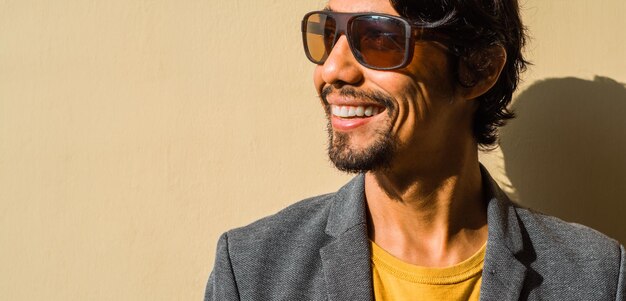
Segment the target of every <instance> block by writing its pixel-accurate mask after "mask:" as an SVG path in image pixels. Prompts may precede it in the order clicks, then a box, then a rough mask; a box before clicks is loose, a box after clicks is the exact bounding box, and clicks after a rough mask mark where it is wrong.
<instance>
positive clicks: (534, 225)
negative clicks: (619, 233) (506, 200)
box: [516, 207, 621, 263]
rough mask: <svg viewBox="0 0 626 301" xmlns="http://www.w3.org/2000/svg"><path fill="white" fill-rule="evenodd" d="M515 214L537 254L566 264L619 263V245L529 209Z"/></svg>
mask: <svg viewBox="0 0 626 301" xmlns="http://www.w3.org/2000/svg"><path fill="white" fill-rule="evenodd" d="M516 211H517V215H518V216H519V219H520V221H521V223H522V224H523V225H524V227H525V228H526V232H527V233H528V236H529V239H530V240H531V241H533V242H534V243H533V245H534V247H535V249H536V251H537V252H539V251H543V252H549V253H553V254H561V255H563V256H566V257H567V258H568V261H569V262H572V261H581V262H592V261H597V260H608V261H610V262H618V263H619V262H620V260H621V259H620V256H621V254H620V253H621V252H620V244H619V242H617V241H616V240H615V239H612V238H610V237H608V236H606V235H604V234H603V233H601V232H599V231H597V230H594V229H592V228H590V227H587V226H584V225H581V224H577V223H572V222H566V221H564V220H561V219H559V218H557V217H554V216H550V215H546V214H543V213H540V212H537V211H534V210H532V209H527V208H522V207H516Z"/></svg>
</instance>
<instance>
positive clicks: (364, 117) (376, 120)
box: [314, 0, 471, 172]
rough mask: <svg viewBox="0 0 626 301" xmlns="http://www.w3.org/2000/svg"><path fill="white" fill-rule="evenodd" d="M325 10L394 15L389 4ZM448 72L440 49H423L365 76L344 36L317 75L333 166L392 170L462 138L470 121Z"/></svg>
mask: <svg viewBox="0 0 626 301" xmlns="http://www.w3.org/2000/svg"><path fill="white" fill-rule="evenodd" d="M328 7H329V8H330V9H331V10H333V11H337V12H378V13H386V14H390V15H398V13H397V12H396V11H395V10H394V9H393V7H392V6H391V4H390V3H389V1H388V0H351V1H350V0H330V1H329V3H328ZM450 70H451V68H450V65H449V58H448V55H447V52H446V50H445V48H444V47H443V46H442V45H440V44H437V43H435V42H425V41H418V42H417V43H416V44H415V51H414V55H413V58H412V61H411V63H410V64H409V65H408V66H407V67H405V68H402V69H398V70H393V71H377V70H372V69H368V68H366V67H364V66H362V65H361V64H359V62H357V61H356V59H355V58H354V56H353V55H352V53H351V51H350V48H349V45H348V42H347V40H346V37H345V36H341V37H340V38H339V40H338V41H337V43H336V44H335V46H334V48H333V50H332V52H331V53H330V55H329V57H328V58H327V59H326V62H325V63H324V65H318V66H317V67H316V69H315V73H314V83H315V86H316V89H317V91H318V93H319V95H320V96H321V98H322V104H323V106H324V109H325V111H326V113H327V116H328V118H329V127H328V132H329V139H330V141H329V147H328V149H329V156H330V159H331V160H332V161H333V163H334V164H335V165H336V166H337V167H338V168H339V169H341V170H344V171H348V172H365V171H370V170H378V169H382V168H397V167H398V166H406V164H410V162H414V161H416V160H420V159H421V158H420V157H428V156H429V155H430V154H432V153H436V152H439V151H441V150H442V148H443V147H446V145H449V144H448V143H449V142H451V140H454V139H456V137H455V136H458V135H460V134H467V133H468V130H469V129H470V125H471V122H468V115H471V114H467V103H466V102H465V101H461V100H460V99H459V97H457V96H456V95H455V92H454V91H455V86H454V83H455V81H454V80H453V76H452V72H450ZM355 113H356V115H357V116H354V114H355ZM370 115H371V116H370ZM469 118H471V117H469ZM465 123H467V124H465ZM470 135H471V133H470ZM426 159H427V158H426Z"/></svg>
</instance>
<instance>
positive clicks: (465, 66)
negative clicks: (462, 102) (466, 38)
mask: <svg viewBox="0 0 626 301" xmlns="http://www.w3.org/2000/svg"><path fill="white" fill-rule="evenodd" d="M505 63H506V50H505V49H504V47H502V46H501V45H492V46H489V47H487V48H484V49H480V50H476V51H474V52H472V53H470V54H469V55H468V56H465V57H461V59H460V60H459V66H458V81H459V83H460V88H459V89H458V91H459V92H460V93H461V94H462V95H461V96H462V97H463V98H464V99H475V98H477V97H479V96H481V95H483V94H485V93H487V91H489V89H491V88H492V87H493V86H494V85H495V84H496V82H497V81H498V78H500V73H501V72H502V69H503V68H504V64H505Z"/></svg>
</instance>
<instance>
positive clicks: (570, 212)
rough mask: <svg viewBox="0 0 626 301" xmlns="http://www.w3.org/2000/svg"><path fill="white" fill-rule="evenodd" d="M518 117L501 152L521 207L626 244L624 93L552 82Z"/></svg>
mask: <svg viewBox="0 0 626 301" xmlns="http://www.w3.org/2000/svg"><path fill="white" fill-rule="evenodd" d="M513 109H514V110H515V112H516V114H517V116H518V117H517V118H516V119H514V120H512V121H511V122H510V123H509V124H508V125H507V126H505V127H504V128H502V131H501V133H502V135H501V137H502V138H501V141H500V146H501V148H502V152H503V154H504V163H505V168H506V173H507V175H508V177H509V179H510V180H511V183H512V185H513V187H514V189H515V191H516V194H517V197H518V199H519V202H520V204H522V205H524V206H528V207H530V208H533V209H536V210H538V211H541V212H544V213H547V214H550V215H554V216H557V217H560V218H561V219H564V220H567V221H572V222H577V223H581V224H584V225H587V226H590V227H592V228H595V229H597V230H599V231H601V232H603V233H605V234H607V235H609V236H611V237H613V238H615V239H617V240H619V241H620V242H621V243H623V244H626V87H625V86H624V85H623V84H620V83H618V82H616V81H614V80H612V79H609V78H603V77H596V78H595V79H594V80H593V81H588V80H582V79H578V78H557V79H547V80H543V81H540V82H537V83H535V84H533V85H532V86H530V87H529V88H528V89H527V90H526V91H524V92H523V93H522V94H520V95H519V96H518V97H517V100H516V102H515V104H514V105H513Z"/></svg>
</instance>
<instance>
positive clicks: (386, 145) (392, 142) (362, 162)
mask: <svg viewBox="0 0 626 301" xmlns="http://www.w3.org/2000/svg"><path fill="white" fill-rule="evenodd" d="M332 92H334V93H338V94H339V95H340V96H345V97H351V98H355V99H367V100H369V101H373V102H375V103H377V104H379V105H381V106H383V107H385V109H386V110H385V111H384V112H383V113H387V114H388V115H389V116H392V112H393V109H394V106H393V99H392V98H391V97H389V96H387V95H385V94H383V93H380V92H363V91H359V90H357V89H355V88H352V87H343V88H341V89H340V90H336V91H333V88H331V87H326V88H324V89H323V90H322V94H321V95H320V97H321V98H322V100H323V102H324V104H325V107H326V115H327V117H328V118H329V121H328V127H327V130H328V157H329V158H330V161H331V162H333V164H334V165H335V167H337V169H339V170H341V171H344V172H348V173H364V172H368V171H376V170H383V169H385V168H388V167H389V166H390V164H391V161H392V159H393V154H394V153H395V150H396V148H397V144H398V143H397V141H396V139H395V137H393V135H392V134H391V129H392V126H391V124H388V125H387V126H385V127H383V128H380V129H378V130H376V131H375V132H374V133H373V134H372V137H371V141H372V142H371V144H370V145H368V146H367V147H364V148H362V149H355V148H354V147H353V146H351V144H350V139H351V138H350V134H349V133H342V132H336V131H334V130H333V127H332V125H331V122H330V118H331V112H330V106H329V105H328V102H327V101H326V96H328V94H330V93H332Z"/></svg>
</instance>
